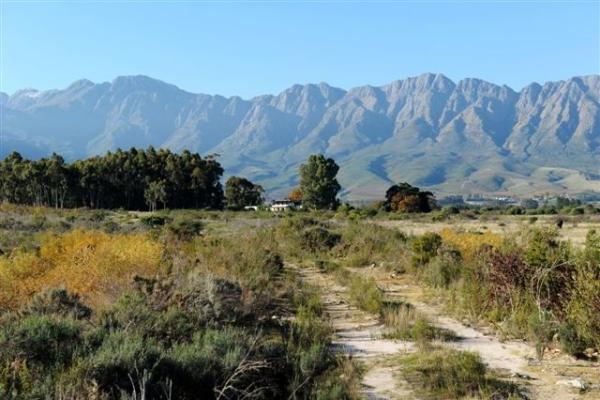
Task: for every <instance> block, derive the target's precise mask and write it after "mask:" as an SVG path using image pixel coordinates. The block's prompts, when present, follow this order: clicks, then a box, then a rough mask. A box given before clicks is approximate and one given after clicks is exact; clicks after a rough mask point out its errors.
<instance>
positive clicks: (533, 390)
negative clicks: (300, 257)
mask: <svg viewBox="0 0 600 400" xmlns="http://www.w3.org/2000/svg"><path fill="white" fill-rule="evenodd" d="M299 272H300V275H301V277H302V278H303V279H304V280H305V281H306V282H308V283H310V284H312V285H314V286H316V287H319V288H321V289H322V290H321V291H322V296H323V301H324V303H325V307H326V312H327V314H328V315H329V317H330V318H331V321H332V324H333V327H334V330H335V334H336V337H335V340H334V342H333V345H334V346H335V350H336V351H341V352H344V353H347V354H348V356H349V357H354V358H358V359H359V360H361V361H362V362H363V363H364V364H365V367H366V371H365V374H364V377H363V386H364V394H365V396H366V397H367V399H370V400H400V399H416V398H417V397H416V395H415V393H414V392H413V391H412V390H411V387H410V385H409V384H408V383H407V382H406V381H404V380H403V379H402V378H401V375H400V374H399V371H400V368H401V367H402V366H401V365H398V363H397V362H396V361H395V356H397V355H399V354H403V353H406V352H411V351H415V347H414V345H413V344H412V343H410V342H406V341H398V340H387V339H382V338H381V335H382V332H383V329H384V327H383V325H382V324H381V323H380V321H379V319H378V318H377V317H376V316H374V315H370V314H368V313H366V312H364V311H361V310H358V309H357V308H356V307H353V306H351V305H349V304H348V303H347V302H346V300H345V288H344V287H342V286H340V285H339V284H337V283H336V282H335V280H334V279H333V278H332V277H331V276H329V275H326V274H323V273H320V272H319V271H318V270H317V269H315V268H308V267H303V268H300V269H299ZM354 272H357V273H363V274H369V275H372V276H374V277H375V278H376V280H377V282H378V285H379V286H380V287H381V288H382V289H383V290H385V292H386V296H388V297H390V298H394V297H396V298H399V299H402V300H404V301H408V302H410V303H411V304H413V305H414V306H415V307H416V308H417V310H418V311H419V312H421V313H422V314H424V315H426V316H427V318H428V319H429V320H430V321H431V322H432V323H433V324H435V325H437V326H439V327H442V328H445V329H449V330H451V331H453V332H455V333H456V334H457V335H458V336H459V337H460V338H461V339H460V340H459V341H457V342H451V343H444V344H442V345H445V346H453V347H455V348H457V349H460V350H468V351H474V352H477V353H479V354H480V355H481V357H482V359H483V360H484V361H485V362H486V364H488V366H489V367H490V368H493V369H498V370H502V371H504V372H506V373H508V374H511V373H512V374H513V375H515V378H514V380H515V382H517V383H519V384H521V385H523V386H524V387H526V388H527V392H528V395H529V397H530V398H532V399H542V400H575V399H585V400H591V399H600V389H598V388H595V389H593V390H591V391H588V392H587V393H585V394H582V393H579V391H578V390H577V389H575V388H573V387H570V386H568V385H564V384H557V383H558V382H560V381H563V380H570V379H574V378H583V379H584V380H585V381H586V382H588V383H589V384H594V385H599V386H600V366H599V365H598V364H597V363H596V364H593V363H589V362H582V361H576V360H574V359H572V358H571V357H568V356H566V355H552V356H548V357H546V360H545V361H543V362H542V363H541V364H538V363H537V362H535V361H534V358H535V350H534V348H533V347H532V346H530V345H529V344H527V343H524V342H522V341H505V342H503V341H501V340H500V339H499V338H498V337H496V336H494V335H493V334H489V333H484V332H482V331H481V330H477V329H475V328H473V327H470V326H467V325H465V324H463V323H461V322H460V321H457V320H455V319H453V318H450V317H448V316H446V315H444V313H443V311H442V307H441V306H440V305H439V304H432V303H431V301H427V302H426V301H424V300H423V299H424V296H423V291H422V289H421V288H420V287H419V286H418V285H415V284H414V283H413V282H412V281H411V280H410V279H409V278H408V277H401V278H400V279H398V278H390V277H389V273H387V272H385V271H383V270H380V269H379V268H374V269H369V268H363V269H356V270H354ZM523 377H527V378H526V379H523Z"/></svg>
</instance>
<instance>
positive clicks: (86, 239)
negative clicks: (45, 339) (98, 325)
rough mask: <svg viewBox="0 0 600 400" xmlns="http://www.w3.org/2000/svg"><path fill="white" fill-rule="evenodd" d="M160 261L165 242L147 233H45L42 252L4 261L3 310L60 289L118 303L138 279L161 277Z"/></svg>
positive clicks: (0, 275) (0, 262) (0, 261)
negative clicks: (43, 293)
mask: <svg viewBox="0 0 600 400" xmlns="http://www.w3.org/2000/svg"><path fill="white" fill-rule="evenodd" d="M161 256H162V246H161V245H160V243H158V242H157V241H155V240H153V239H150V238H149V237H147V236H145V235H142V234H137V235H136V234H128V235H109V234H106V233H104V232H101V231H94V230H75V231H71V232H68V233H65V234H62V235H55V234H46V235H45V236H44V237H43V238H42V245H41V247H40V249H39V252H24V251H17V252H15V253H13V254H12V255H10V256H9V257H6V258H0V309H12V308H15V307H17V306H19V305H21V304H23V303H26V302H27V301H28V300H29V299H30V298H31V297H32V296H33V295H34V294H36V293H37V292H39V291H41V290H43V289H45V288H55V287H64V288H65V289H67V290H68V291H69V292H72V293H77V294H79V295H80V296H81V297H82V299H83V301H84V302H87V303H88V304H90V305H95V306H102V305H105V304H107V303H109V302H111V301H113V300H114V299H115V298H116V297H117V296H118V295H119V294H120V293H121V292H122V291H123V289H125V288H126V286H127V285H129V284H130V282H131V278H132V276H133V275H136V274H137V275H145V276H152V275H155V274H157V273H158V272H159V270H160V261H161Z"/></svg>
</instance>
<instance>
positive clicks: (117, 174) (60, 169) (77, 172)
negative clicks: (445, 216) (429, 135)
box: [0, 147, 435, 212]
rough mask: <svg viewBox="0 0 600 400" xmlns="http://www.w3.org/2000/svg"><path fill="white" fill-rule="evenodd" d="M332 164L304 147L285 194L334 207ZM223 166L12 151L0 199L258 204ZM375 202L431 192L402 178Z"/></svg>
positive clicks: (426, 207) (199, 160)
mask: <svg viewBox="0 0 600 400" xmlns="http://www.w3.org/2000/svg"><path fill="white" fill-rule="evenodd" d="M338 171H339V166H338V165H337V164H336V162H335V161H334V160H333V159H332V158H326V157H325V156H323V155H322V154H313V155H311V156H310V157H309V158H308V159H307V161H306V163H303V164H301V165H300V167H299V175H300V185H299V186H298V187H297V188H295V189H294V190H292V192H291V193H290V195H289V199H290V200H292V201H295V202H300V201H301V202H302V204H303V205H304V207H305V208H307V209H335V208H337V206H338V205H339V199H338V198H337V195H338V193H339V191H340V190H341V186H340V184H339V182H338V181H337V178H336V176H337V173H338ZM223 172H224V171H223V168H222V167H221V164H220V163H219V162H218V160H217V159H216V157H215V156H210V155H209V156H207V157H204V158H203V157H201V156H200V155H199V154H197V153H191V152H190V151H188V150H184V151H183V152H181V154H177V153H173V152H171V151H170V150H167V149H159V150H156V149H154V148H153V147H148V149H146V150H143V149H136V148H131V149H130V150H128V151H123V150H120V149H119V150H117V151H115V152H108V153H106V154H105V155H103V156H96V157H91V158H88V159H84V160H77V161H74V162H73V163H67V162H66V161H65V160H64V158H63V157H61V156H60V155H58V154H56V153H54V154H52V155H51V156H50V157H48V158H41V159H39V160H28V159H24V158H23V157H22V156H21V155H20V154H19V153H17V152H12V153H11V154H10V155H8V156H7V157H6V158H5V159H4V160H2V161H0V201H6V202H10V203H15V204H27V205H33V206H45V207H56V208H64V207H89V208H107V209H115V208H123V209H127V210H148V209H149V210H151V211H155V210H157V209H158V208H167V207H168V208H212V209H221V208H223V207H224V206H227V207H228V208H230V209H242V208H244V207H246V206H256V205H260V204H262V203H263V201H264V197H263V194H264V189H263V188H262V187H261V186H260V185H257V184H254V183H252V182H250V181H249V180H248V179H246V178H242V177H238V176H232V177H230V178H229V179H228V180H227V182H226V184H225V190H223V187H222V185H221V183H220V180H221V177H222V176H223ZM382 208H383V209H385V210H386V211H397V212H429V211H431V210H432V209H433V208H435V200H434V198H433V194H432V193H431V192H426V191H421V190H420V189H419V188H417V187H414V186H411V185H409V184H408V183H401V184H398V185H393V186H392V187H390V188H389V189H388V191H387V192H386V197H385V201H384V202H383V204H382Z"/></svg>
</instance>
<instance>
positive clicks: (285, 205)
mask: <svg viewBox="0 0 600 400" xmlns="http://www.w3.org/2000/svg"><path fill="white" fill-rule="evenodd" d="M296 208H302V205H301V203H299V202H294V201H291V200H274V201H273V202H272V203H271V207H270V208H269V209H270V210H271V211H272V212H281V211H287V210H293V209H296Z"/></svg>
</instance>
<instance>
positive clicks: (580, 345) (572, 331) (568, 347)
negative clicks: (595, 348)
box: [558, 322, 592, 356]
mask: <svg viewBox="0 0 600 400" xmlns="http://www.w3.org/2000/svg"><path fill="white" fill-rule="evenodd" d="M558 337H559V339H560V345H561V347H562V349H563V350H564V351H566V352H567V353H569V354H571V355H573V356H581V355H582V354H583V352H584V351H585V349H587V348H588V347H590V346H592V344H591V343H589V342H588V341H586V340H585V339H584V338H582V337H580V336H579V333H578V332H577V327H576V326H575V325H574V324H573V323H571V322H565V323H563V324H562V325H561V326H560V329H559V330H558Z"/></svg>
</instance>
